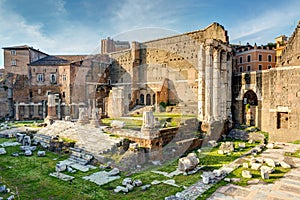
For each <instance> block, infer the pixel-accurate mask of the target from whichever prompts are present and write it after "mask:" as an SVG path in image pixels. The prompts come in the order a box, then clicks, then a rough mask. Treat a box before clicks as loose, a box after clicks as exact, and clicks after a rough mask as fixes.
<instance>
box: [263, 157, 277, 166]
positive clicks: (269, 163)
mask: <svg viewBox="0 0 300 200" xmlns="http://www.w3.org/2000/svg"><path fill="white" fill-rule="evenodd" d="M265 163H266V164H267V165H268V166H270V167H275V166H276V163H275V161H274V160H273V159H271V158H266V159H265Z"/></svg>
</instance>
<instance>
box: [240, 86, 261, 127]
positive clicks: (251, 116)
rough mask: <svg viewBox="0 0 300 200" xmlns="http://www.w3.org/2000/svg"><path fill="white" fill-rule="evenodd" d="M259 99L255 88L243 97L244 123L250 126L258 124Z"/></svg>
mask: <svg viewBox="0 0 300 200" xmlns="http://www.w3.org/2000/svg"><path fill="white" fill-rule="evenodd" d="M257 106H258V100H257V95H256V93H255V92H254V91H253V90H248V91H247V92H246V93H245V94H244V97H243V123H246V124H247V125H248V126H257V120H256V113H257Z"/></svg>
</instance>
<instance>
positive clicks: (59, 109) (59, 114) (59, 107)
mask: <svg viewBox="0 0 300 200" xmlns="http://www.w3.org/2000/svg"><path fill="white" fill-rule="evenodd" d="M57 118H58V119H61V118H62V117H61V99H58V105H57Z"/></svg>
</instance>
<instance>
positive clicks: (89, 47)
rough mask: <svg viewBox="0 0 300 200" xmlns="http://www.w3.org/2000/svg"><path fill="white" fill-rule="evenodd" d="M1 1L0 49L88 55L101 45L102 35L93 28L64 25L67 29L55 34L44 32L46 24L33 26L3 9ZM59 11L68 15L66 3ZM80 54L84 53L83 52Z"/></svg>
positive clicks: (17, 15) (59, 2)
mask: <svg viewBox="0 0 300 200" xmlns="http://www.w3.org/2000/svg"><path fill="white" fill-rule="evenodd" d="M4 4H5V1H0V24H1V29H0V38H1V41H0V45H1V47H7V46H15V45H25V44H26V45H29V46H33V47H34V48H37V49H40V50H41V51H44V52H45V53H49V54H56V55H57V54H81V53H84V54H89V53H92V52H94V51H95V49H96V48H97V47H98V45H99V42H98V41H99V40H100V38H99V35H98V34H97V32H96V30H97V29H94V28H93V27H86V26H85V25H82V24H78V23H77V24H75V23H70V22H67V21H66V22H65V24H64V25H65V26H64V27H65V28H64V29H62V30H59V31H57V33H55V34H53V35H50V36H48V35H46V34H44V33H43V31H42V29H43V24H33V23H30V22H28V21H26V20H25V18H24V17H22V16H21V15H19V14H17V13H14V12H12V11H11V10H8V9H7V8H5V7H4ZM56 6H57V7H58V12H60V13H63V14H64V13H65V9H64V2H63V1H58V4H56ZM80 52H81V53H80ZM3 62H4V61H3V52H1V55H0V67H1V66H4V63H3Z"/></svg>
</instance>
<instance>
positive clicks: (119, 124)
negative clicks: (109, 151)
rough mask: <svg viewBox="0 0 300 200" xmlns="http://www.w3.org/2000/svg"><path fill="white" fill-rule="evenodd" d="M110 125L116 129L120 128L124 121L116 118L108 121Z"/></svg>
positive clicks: (122, 126)
mask: <svg viewBox="0 0 300 200" xmlns="http://www.w3.org/2000/svg"><path fill="white" fill-rule="evenodd" d="M110 126H111V127H113V128H116V129H122V128H124V126H125V122H123V121H118V120H113V121H112V122H111V123H110Z"/></svg>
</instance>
